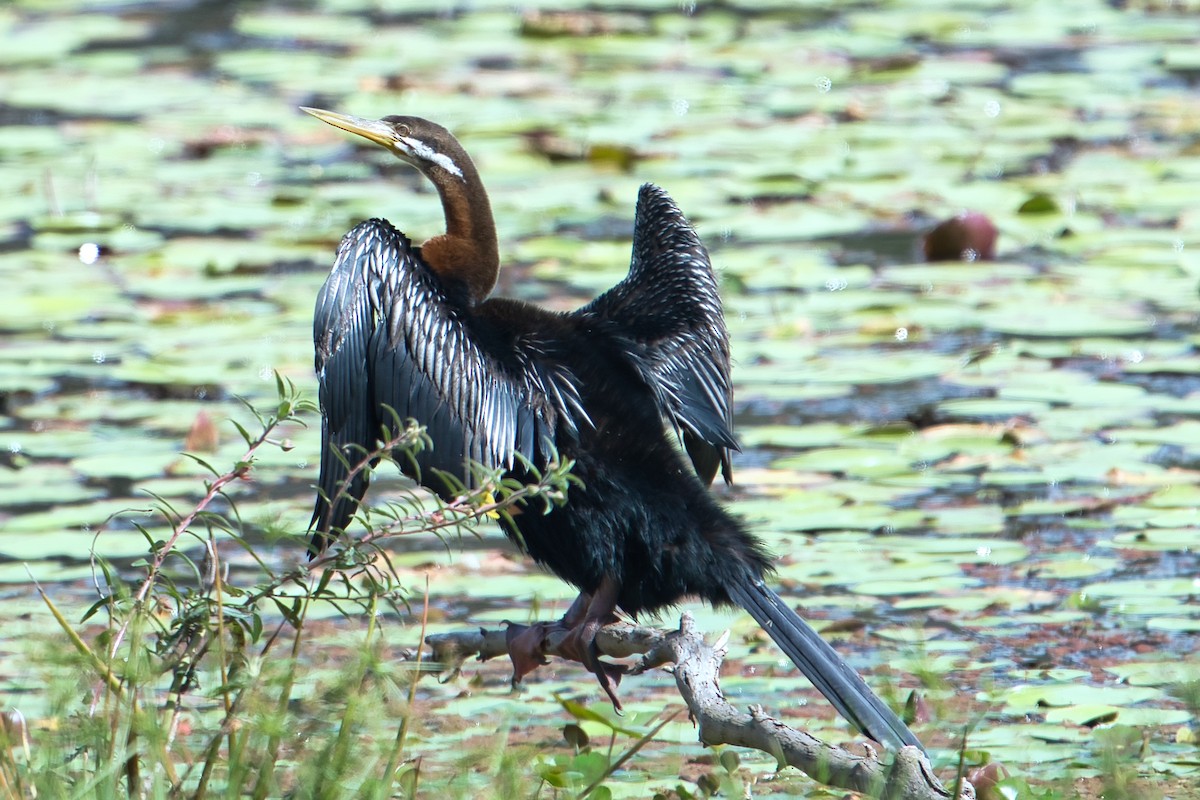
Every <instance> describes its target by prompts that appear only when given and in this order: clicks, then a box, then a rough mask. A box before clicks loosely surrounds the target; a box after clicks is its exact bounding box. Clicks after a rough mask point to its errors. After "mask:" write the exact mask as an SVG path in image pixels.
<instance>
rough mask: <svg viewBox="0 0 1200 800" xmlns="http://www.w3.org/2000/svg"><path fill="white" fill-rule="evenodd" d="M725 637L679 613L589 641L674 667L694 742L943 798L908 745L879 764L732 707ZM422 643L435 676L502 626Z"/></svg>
mask: <svg viewBox="0 0 1200 800" xmlns="http://www.w3.org/2000/svg"><path fill="white" fill-rule="evenodd" d="M563 636H564V634H563V633H554V634H551V635H550V637H549V639H548V641H547V646H546V654H547V655H554V656H560V657H561V654H560V653H559V652H558V644H559V642H560V641H561V640H562V638H563ZM725 640H726V637H725V636H722V637H721V639H720V640H718V641H717V643H716V644H715V645H712V646H710V645H708V644H706V643H705V641H704V639H703V637H702V636H701V635H700V634H699V633H698V632H697V631H696V630H695V628H694V625H693V622H692V618H691V616H690V615H689V614H684V615H683V618H682V620H680V624H679V629H678V630H675V631H664V630H660V629H658V628H647V627H643V626H635V625H626V624H623V623H617V624H614V625H608V626H606V627H604V628H601V629H600V631H599V633H598V634H597V636H596V646H597V648H598V649H599V651H600V653H601V654H602V655H606V656H609V657H611V658H630V657H634V656H640V657H641V658H640V661H639V662H638V663H637V664H636V665H635V666H634V667H633V669H632V670H631V674H637V673H640V672H645V671H646V670H649V669H653V668H655V667H667V665H674V666H673V667H670V670H671V671H672V672H673V674H674V676H675V684H676V686H677V687H678V689H679V694H680V697H681V698H682V699H683V701H684V703H686V704H687V707H688V712H689V715H690V716H691V718H692V720H693V721H694V722H695V723H696V726H697V729H698V733H699V736H700V742H701V743H702V744H705V745H710V746H711V745H719V744H731V745H737V746H739V747H749V748H753V749H755V750H760V751H762V752H764V753H767V754H769V755H771V756H774V757H775V759H776V760H777V761H778V762H779V764H780V766H783V765H788V766H792V767H795V768H796V769H799V770H801V771H802V772H804V773H805V774H806V775H808V776H809V777H811V778H813V779H814V780H816V781H819V782H821V783H823V784H825V785H827V786H833V787H837V788H840V789H848V790H850V791H854V792H860V793H863V794H867V795H870V796H872V797H882V798H888V800H949V798H950V796H951V793H950V791H949V790H947V789H945V788H943V787H942V785H941V783H940V782H939V781H938V779H937V777H936V776H935V775H934V774H933V768H932V767H931V765H930V763H929V760H928V759H927V758H926V757H925V755H924V754H923V753H921V752H920V751H919V750H917V749H916V748H915V747H905V748H904V749H902V750H901V751H899V752H898V753H896V754H895V757H894V758H893V759H892V760H891V761H890V762H883V761H881V760H880V758H879V755H878V754H877V753H876V752H875V750H873V749H871V748H867V752H866V754H865V755H858V754H855V753H852V752H850V751H849V750H846V749H844V748H841V747H835V746H833V745H829V744H826V743H824V742H822V741H821V740H820V739H817V738H816V737H814V736H812V735H811V734H809V733H807V732H805V731H802V730H797V729H795V728H792V727H789V726H788V725H785V724H784V723H782V722H780V721H779V720H777V719H774V718H772V717H770V716H768V715H767V713H766V712H765V711H763V709H762V708H761V707H759V706H753V707H751V708H750V709H749V712H748V713H747V712H743V711H739V710H738V709H737V708H735V707H734V706H733V705H732V704H731V703H730V702H729V701H728V700H726V699H725V695H724V694H722V692H721V686H720V683H719V680H718V676H719V674H720V670H721V662H722V661H723V660H724V658H725V653H726V648H725ZM425 643H426V644H427V645H428V646H429V647H430V648H431V649H432V650H433V660H435V661H437V662H440V663H441V664H443V665H445V672H444V673H443V674H448V675H449V676H451V677H452V676H453V675H456V674H457V673H458V671H459V670H460V669H461V667H462V665H463V663H464V662H465V661H466V659H467V658H470V657H472V656H475V657H477V658H479V659H480V660H487V659H489V658H496V657H499V656H506V655H508V646H507V640H506V631H505V630H502V629H501V630H483V629H479V630H477V631H463V632H459V633H444V634H437V635H433V636H428V637H426V639H425ZM974 797H975V790H974V788H973V787H972V786H971V785H970V784H969V783H966V782H964V783H963V786H962V790H961V794H960V795H959V798H958V800H974Z"/></svg>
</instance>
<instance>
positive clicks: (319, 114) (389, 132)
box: [300, 106, 396, 149]
mask: <svg viewBox="0 0 1200 800" xmlns="http://www.w3.org/2000/svg"><path fill="white" fill-rule="evenodd" d="M300 110H301V111H303V112H304V113H306V114H312V115H313V116H314V117H316V118H317V119H319V120H321V121H322V122H327V123H329V124H330V125H332V126H333V127H335V128H341V129H342V130H344V131H350V133H356V134H358V135H359V136H362V137H363V138H364V139H369V140H371V141H372V142H374V143H375V144H378V145H382V146H384V147H386V148H388V149H391V148H393V147H395V145H396V131H395V130H394V129H393V128H392V127H391V126H390V125H387V124H385V123H383V122H380V121H379V120H377V119H366V118H365V117H352V116H350V115H349V114H339V113H337V112H336V111H326V110H324V109H322V108H307V107H305V106H300Z"/></svg>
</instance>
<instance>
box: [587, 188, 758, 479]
mask: <svg viewBox="0 0 1200 800" xmlns="http://www.w3.org/2000/svg"><path fill="white" fill-rule="evenodd" d="M578 313H580V314H590V315H595V316H596V317H598V318H599V319H602V320H605V321H606V322H608V323H609V324H611V325H612V326H614V328H615V329H616V331H617V333H618V335H620V336H622V337H623V338H625V339H626V340H627V341H629V342H630V344H631V345H633V347H632V348H631V350H632V351H633V352H635V353H637V355H638V358H637V363H638V365H639V369H640V370H641V371H642V374H643V377H644V378H645V379H646V381H647V383H649V384H650V385H651V386H652V387H653V388H654V390H655V393H656V396H657V399H658V404H659V407H660V410H661V411H662V414H663V417H664V419H665V420H666V421H667V423H668V424H670V425H671V426H672V427H674V428H675V430H676V431H678V432H679V434H680V437H681V439H682V440H683V444H684V447H685V448H686V449H687V452H688V455H689V456H690V457H691V460H692V464H693V466H694V467H695V468H696V473H697V474H698V475H699V476H700V478H701V479H702V480H704V481H705V482H707V483H711V482H712V479H713V478H714V477H715V476H716V473H717V469H718V467H719V468H720V470H721V474H722V476H723V477H724V478H725V481H726V482H729V481H731V480H732V470H731V467H730V463H729V454H730V451H731V450H737V449H738V445H737V439H736V438H735V437H734V435H733V413H732V410H731V406H732V397H733V390H732V387H731V384H730V379H729V333H728V332H727V331H726V330H725V318H724V316H723V314H722V311H721V296H720V294H719V293H718V291H717V281H716V277H715V276H714V275H713V270H712V264H711V262H710V261H709V259H708V252H707V251H706V250H705V249H704V245H703V244H701V242H700V237H699V236H697V235H696V231H695V229H694V228H692V226H691V224H690V223H689V222H688V221H687V219H686V218H685V217H684V216H683V214H682V213H681V212H680V210H679V207H678V206H676V205H675V202H674V201H673V200H672V199H671V198H670V196H669V195H668V194H667V193H666V192H665V191H663V190H662V189H660V188H659V187H657V186H655V185H653V184H649V183H648V184H645V185H644V186H642V188H641V191H640V192H639V193H638V204H637V214H636V218H635V221H634V230H633V256H632V260H631V262H630V266H629V275H628V276H627V277H626V278H625V280H623V281H621V283H619V284H617V285H616V286H614V287H613V288H612V289H610V290H609V291H607V292H605V293H604V294H603V295H601V296H600V297H598V298H596V300H594V301H593V302H592V303H590V304H589V305H587V306H585V307H584V308H582V309H580V311H579V312H578Z"/></svg>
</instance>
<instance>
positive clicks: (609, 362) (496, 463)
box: [310, 110, 920, 747]
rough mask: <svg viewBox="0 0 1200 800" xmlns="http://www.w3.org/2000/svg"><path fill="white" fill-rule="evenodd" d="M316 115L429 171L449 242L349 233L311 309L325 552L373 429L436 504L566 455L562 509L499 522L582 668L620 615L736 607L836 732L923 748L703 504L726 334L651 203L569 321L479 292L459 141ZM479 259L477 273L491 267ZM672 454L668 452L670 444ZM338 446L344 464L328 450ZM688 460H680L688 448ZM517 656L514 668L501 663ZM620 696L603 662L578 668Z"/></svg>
mask: <svg viewBox="0 0 1200 800" xmlns="http://www.w3.org/2000/svg"><path fill="white" fill-rule="evenodd" d="M310 113H313V114H314V115H316V116H318V117H320V118H321V119H324V120H325V121H327V122H330V123H331V124H334V125H337V126H338V127H342V128H345V129H346V130H350V131H352V132H355V133H359V134H360V135H363V136H366V137H367V138H369V139H371V140H372V141H375V142H377V143H379V144H382V145H383V146H385V147H388V148H389V149H391V150H392V151H393V152H394V153H395V154H396V155H398V156H399V157H401V158H402V159H403V160H405V161H408V162H409V163H412V164H413V165H414V166H416V167H417V168H418V169H421V171H422V172H423V173H424V174H425V175H426V176H428V177H429V178H430V180H431V181H432V182H433V183H434V185H435V186H436V187H437V188H438V190H439V193H440V194H441V197H442V201H443V206H444V207H445V210H446V221H447V234H446V235H444V236H442V237H435V239H434V240H431V241H430V242H426V243H425V244H424V245H422V246H421V247H415V246H414V245H412V243H411V242H410V241H409V240H408V239H407V238H406V237H404V236H403V235H402V234H400V233H398V232H397V231H396V230H395V229H394V228H392V226H391V225H390V224H388V223H387V222H385V221H382V220H377V219H376V220H370V221H368V222H364V223H362V224H360V225H358V226H357V227H355V228H354V229H353V230H352V231H350V233H348V234H347V235H346V237H345V238H344V239H343V240H342V243H341V245H340V247H339V248H338V255H337V260H336V262H335V264H334V267H333V270H332V272H331V273H330V275H329V278H328V280H327V281H326V283H325V286H324V287H323V288H322V290H321V293H320V295H319V296H318V299H317V310H316V317H315V322H314V335H315V341H316V349H317V359H316V367H317V372H318V376H319V378H320V385H321V392H320V401H321V407H322V412H323V430H322V458H321V478H320V489H321V492H320V496H319V498H318V500H317V504H316V509H315V512H314V515H313V527H314V533H313V540H312V541H313V548H314V551H319V550H320V549H321V548H323V547H324V546H325V545H326V544H327V543H328V541H329V540H330V538H331V537H332V536H334V535H336V532H337V531H339V530H341V529H344V528H345V526H346V525H347V524H349V522H350V520H351V518H352V516H353V513H354V510H355V508H356V506H357V503H358V502H359V501H360V500H361V499H362V497H363V495H364V493H365V491H366V489H367V478H366V475H365V473H360V474H359V475H358V476H356V477H355V478H354V480H353V482H352V483H351V485H350V486H349V488H348V491H347V492H346V493H345V495H343V496H342V497H339V498H337V499H336V500H335V502H334V503H332V504H330V503H329V502H327V498H332V497H333V496H334V494H335V493H336V491H337V487H338V486H339V484H341V483H342V482H343V481H344V479H345V476H346V474H347V473H346V467H345V463H344V461H349V462H350V463H354V462H356V461H358V460H360V459H361V454H362V453H363V452H366V451H368V450H370V449H372V448H373V447H374V446H375V443H376V441H377V440H378V438H379V435H380V431H381V429H382V427H383V426H384V425H390V424H391V423H392V422H393V416H392V414H391V413H390V412H389V411H388V410H387V409H389V408H390V409H393V410H394V411H395V414H396V415H398V417H399V418H400V419H405V418H409V417H411V418H413V419H416V420H417V421H418V422H420V423H421V424H423V425H425V426H426V428H427V433H428V435H429V438H430V439H431V440H432V442H433V447H432V448H431V449H426V450H423V451H421V452H420V453H418V454H417V455H416V457H415V461H414V462H411V463H402V464H401V466H402V468H403V469H405V470H406V471H407V472H409V473H410V474H411V475H413V476H414V477H416V478H417V479H418V480H420V481H421V482H422V483H424V484H425V485H427V486H429V487H430V488H433V489H435V490H437V491H441V492H443V493H445V492H447V491H448V489H447V487H446V486H445V485H444V484H443V483H442V482H441V481H440V480H438V478H437V477H436V475H437V471H438V470H441V471H445V472H447V473H449V474H452V475H455V476H457V477H459V478H461V479H462V480H464V481H467V482H469V479H470V474H469V472H468V468H467V467H466V465H465V462H466V461H467V460H468V459H470V460H473V461H477V462H479V463H481V464H483V465H485V466H488V467H491V468H495V467H503V468H506V469H507V470H508V471H509V473H510V474H511V475H512V476H514V477H516V478H517V479H518V480H524V479H527V478H529V477H530V476H529V475H528V474H526V468H525V467H524V466H523V464H522V462H521V460H520V459H518V458H516V455H517V454H519V455H520V456H522V457H523V458H524V459H527V460H528V462H529V463H530V464H532V465H534V466H535V467H538V468H541V467H544V466H545V465H546V463H547V461H548V459H549V458H550V457H551V454H552V452H554V451H557V452H558V453H559V454H561V455H562V456H563V457H565V458H569V459H572V460H574V462H575V466H574V469H573V474H574V475H575V476H576V477H577V478H579V479H580V482H581V485H579V486H575V487H572V489H571V490H570V493H569V498H568V502H567V504H566V505H565V506H563V507H561V508H556V509H555V510H553V511H551V512H550V513H547V514H541V513H525V514H518V515H515V516H514V517H513V522H512V524H513V525H515V529H511V530H509V531H508V533H509V534H510V535H511V536H512V537H513V538H514V539H515V540H516V541H518V542H519V543H521V545H522V546H523V547H524V548H525V549H526V551H527V552H528V553H529V555H530V556H531V557H532V558H533V559H534V560H535V561H537V562H538V563H540V564H542V565H544V566H545V567H547V568H548V569H550V570H551V571H552V572H554V573H555V574H557V575H559V576H560V577H562V578H563V579H564V580H566V581H568V582H570V583H571V584H573V585H574V586H576V587H577V588H578V589H579V590H580V591H581V593H582V595H581V602H580V603H579V604H578V605H579V609H580V610H581V612H582V620H581V619H580V618H579V617H580V614H573V615H572V616H573V618H572V619H571V620H569V621H567V623H566V624H567V626H568V627H572V628H573V631H574V632H575V633H577V634H578V635H579V636H580V639H581V641H580V643H581V645H582V646H583V648H584V650H585V652H584V658H583V660H584V661H585V663H588V662H589V658H588V656H587V648H588V647H589V646H590V645H591V644H592V638H594V634H595V630H596V628H597V627H598V625H599V624H602V623H603V622H605V621H607V620H609V619H611V618H612V616H611V615H612V612H613V610H614V608H615V607H619V608H620V609H622V610H624V611H625V612H627V613H629V614H633V615H637V614H640V613H643V612H655V611H659V610H661V609H664V608H667V607H669V606H673V605H675V604H677V603H679V602H680V601H681V600H682V599H684V598H686V597H699V598H703V599H704V600H707V601H708V602H710V603H712V604H714V605H728V604H734V605H738V606H741V607H742V608H744V609H745V610H746V611H748V612H749V613H750V614H751V615H752V616H753V617H754V618H755V620H757V621H758V623H759V624H760V625H762V626H763V628H764V629H765V630H766V631H767V632H768V633H770V635H771V637H772V638H773V639H775V641H776V642H777V643H779V645H780V647H781V648H782V649H783V650H784V651H785V652H786V653H787V655H788V656H789V657H790V658H791V659H792V660H793V661H794V662H795V663H796V665H797V666H798V667H799V668H800V669H801V670H802V671H803V672H804V674H805V675H807V676H808V677H809V679H810V680H812V681H813V683H814V684H815V685H816V686H817V688H818V689H820V691H821V692H822V694H824V695H825V696H826V697H827V698H828V699H829V700H830V701H831V702H832V703H833V705H834V706H835V707H836V708H837V709H838V711H839V712H840V713H841V714H842V715H843V716H844V717H846V718H847V719H848V720H849V721H850V722H851V723H853V724H854V725H855V726H857V727H858V728H859V729H860V730H862V731H863V732H864V733H866V734H867V735H869V736H871V737H872V738H874V739H876V740H878V741H880V742H883V743H884V744H887V745H888V746H891V747H900V746H902V745H915V746H918V747H920V743H919V742H918V740H917V739H916V737H914V736H913V734H912V733H911V732H910V731H909V730H908V728H907V727H906V726H905V725H904V723H903V722H901V721H900V720H899V719H898V718H897V717H896V715H895V714H894V713H893V712H892V711H891V710H890V709H888V708H887V706H886V705H885V704H884V703H883V702H882V701H881V700H879V698H877V697H876V696H875V695H874V694H873V693H872V692H871V690H870V689H869V688H868V687H867V686H866V684H865V683H864V682H863V681H862V679H861V678H860V677H859V676H858V674H857V673H856V672H855V671H854V670H853V669H851V668H850V667H848V666H847V665H846V664H845V663H844V662H843V661H842V659H841V658H840V657H839V656H838V655H837V653H836V652H835V651H834V650H833V649H832V648H831V647H830V646H829V645H828V644H827V643H825V642H824V641H823V640H822V639H821V638H820V636H819V635H818V634H817V633H816V632H815V631H814V630H813V629H812V628H810V627H809V626H808V625H807V624H806V623H805V622H804V621H803V620H802V619H800V617H798V616H797V615H796V614H795V612H793V611H792V610H791V608H790V607H789V606H788V605H787V604H786V603H785V602H784V601H783V600H781V599H780V598H779V597H778V595H776V594H775V593H774V592H773V591H772V590H771V589H769V588H768V587H767V586H766V585H765V584H764V582H763V579H764V577H765V576H767V575H769V573H770V572H771V559H770V557H769V555H768V554H767V553H766V552H765V550H764V549H763V547H762V546H761V544H760V543H759V542H758V540H757V539H755V537H753V536H752V535H751V534H750V533H749V532H748V531H747V530H746V529H745V527H744V526H743V525H742V523H741V522H740V521H738V520H737V519H736V518H734V517H733V516H731V515H730V514H728V513H727V512H726V511H725V510H724V509H723V508H722V507H721V505H720V504H719V503H717V502H716V501H715V500H714V499H713V497H712V496H711V495H710V493H709V491H708V488H707V486H708V484H709V483H710V482H711V481H712V480H713V478H714V477H715V476H716V474H717V472H718V471H720V472H721V473H722V474H723V476H724V477H725V479H726V480H729V479H730V475H731V473H730V460H729V456H730V451H731V450H734V449H736V448H737V444H736V440H735V438H734V435H733V425H732V415H731V409H730V404H731V388H730V377H729V340H728V334H727V332H726V329H725V324H724V320H723V317H722V311H721V301H720V296H719V294H718V291H717V285H716V281H715V278H714V275H713V271H712V267H711V265H710V262H709V259H708V255H707V253H706V251H705V249H704V247H703V245H702V244H701V242H700V240H699V238H698V237H697V235H696V233H695V231H694V229H693V228H692V226H691V225H690V224H689V223H688V222H687V220H686V219H685V218H684V216H683V215H682V213H680V211H679V209H678V208H677V207H676V205H675V203H674V202H673V201H672V200H671V198H670V197H669V196H668V195H667V193H666V192H664V191H663V190H662V189H660V188H658V187H657V186H653V185H650V184H647V185H645V186H643V187H642V189H641V191H640V193H639V196H638V203H637V211H636V215H635V222H634V232H633V254H632V260H631V265H630V271H629V275H628V276H627V277H626V278H625V280H623V281H621V282H620V283H619V284H617V285H616V286H614V287H613V288H612V289H610V290H609V291H607V292H605V293H604V294H602V295H601V296H599V297H598V298H596V299H595V300H594V301H593V302H591V303H590V304H588V305H586V306H584V307H583V308H581V309H579V310H577V311H575V312H571V313H556V312H551V311H548V310H546V309H542V308H540V307H538V306H535V305H532V304H529V303H524V302H519V301H515V300H508V299H486V298H487V295H488V293H489V292H490V290H491V287H492V285H493V284H494V282H495V272H496V271H497V270H498V268H499V261H498V256H497V255H496V247H495V233H494V227H492V221H491V211H490V207H489V206H488V204H487V199H486V193H485V192H484V190H483V186H482V183H481V182H480V181H479V180H478V176H477V173H476V172H475V169H474V166H473V165H472V164H471V162H470V159H469V157H467V155H466V153H465V152H464V151H462V149H461V146H459V145H458V143H457V141H455V140H454V138H453V137H452V136H450V135H449V134H448V133H447V132H445V130H444V129H442V128H440V127H439V126H436V125H433V124H432V123H428V122H426V121H424V120H419V119H416V118H401V117H388V118H385V119H384V120H381V121H378V122H376V121H368V120H360V119H358V118H352V117H345V116H343V115H337V114H333V113H332V112H324V111H316V110H311V111H310ZM485 262H486V263H485ZM681 443H682V445H683V447H682V448H681V447H680V444H681ZM338 451H341V452H343V453H345V454H346V455H345V457H344V459H343V458H341V457H339V456H338V455H337V452H338ZM685 452H686V455H685ZM516 660H517V656H516V655H514V661H516ZM590 661H591V663H590V666H591V667H592V669H593V670H594V671H596V672H597V674H598V676H599V677H600V679H601V683H602V685H604V686H605V689H606V690H607V691H608V692H609V694H610V696H612V697H613V700H614V702H616V697H615V694H613V689H614V685H613V684H612V683H611V681H606V675H605V672H606V669H605V668H604V667H603V665H600V664H598V663H596V662H595V660H594V657H593V658H592V659H590Z"/></svg>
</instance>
